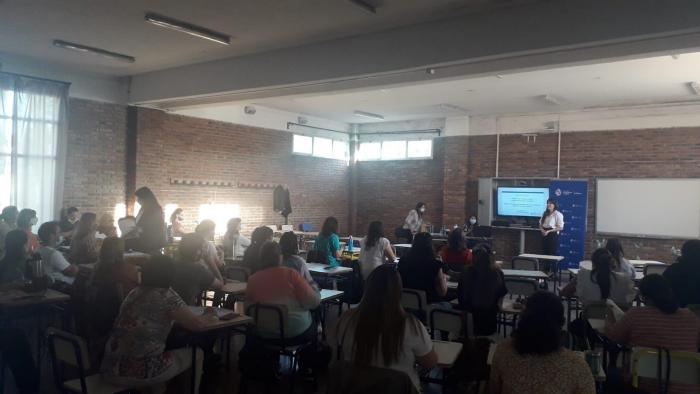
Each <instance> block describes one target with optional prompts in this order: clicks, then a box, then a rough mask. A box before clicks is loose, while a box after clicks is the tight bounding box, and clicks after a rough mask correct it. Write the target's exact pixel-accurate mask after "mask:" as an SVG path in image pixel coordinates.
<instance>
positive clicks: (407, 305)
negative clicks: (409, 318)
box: [401, 289, 428, 312]
mask: <svg viewBox="0 0 700 394" xmlns="http://www.w3.org/2000/svg"><path fill="white" fill-rule="evenodd" d="M426 300H427V297H426V295H425V291H423V290H416V289H403V290H402V291H401V306H402V307H403V308H404V309H408V310H412V311H422V312H424V311H425V308H426V307H427V306H428V302H427V301H426Z"/></svg>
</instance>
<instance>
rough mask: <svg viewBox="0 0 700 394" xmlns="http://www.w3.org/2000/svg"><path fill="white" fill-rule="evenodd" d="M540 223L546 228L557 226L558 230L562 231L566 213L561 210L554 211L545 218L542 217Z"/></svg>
mask: <svg viewBox="0 0 700 394" xmlns="http://www.w3.org/2000/svg"><path fill="white" fill-rule="evenodd" d="M540 225H541V226H542V227H544V228H555V229H557V231H561V230H563V229H564V215H563V214H562V213H561V212H559V211H554V212H552V213H551V214H549V215H548V216H547V217H546V218H544V220H542V219H540Z"/></svg>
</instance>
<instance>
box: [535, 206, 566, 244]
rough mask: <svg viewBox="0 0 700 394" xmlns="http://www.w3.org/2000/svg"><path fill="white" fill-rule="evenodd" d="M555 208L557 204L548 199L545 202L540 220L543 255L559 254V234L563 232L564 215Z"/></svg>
mask: <svg viewBox="0 0 700 394" xmlns="http://www.w3.org/2000/svg"><path fill="white" fill-rule="evenodd" d="M557 208H558V207H557V202H556V201H554V200H553V199H551V198H550V199H549V200H547V209H545V210H544V213H542V217H541V218H540V232H541V233H542V254H544V255H550V256H557V255H558V254H559V233H560V232H561V231H562V230H564V215H562V213H561V212H559V211H558V210H557Z"/></svg>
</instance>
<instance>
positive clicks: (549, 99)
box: [539, 94, 561, 105]
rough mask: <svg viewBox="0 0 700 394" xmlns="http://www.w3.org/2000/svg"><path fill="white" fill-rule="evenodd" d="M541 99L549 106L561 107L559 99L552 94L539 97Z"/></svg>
mask: <svg viewBox="0 0 700 394" xmlns="http://www.w3.org/2000/svg"><path fill="white" fill-rule="evenodd" d="M539 99H540V100H542V101H544V102H545V103H547V104H549V105H559V104H561V102H560V101H559V99H558V98H556V97H554V96H552V95H551V94H543V95H541V96H539Z"/></svg>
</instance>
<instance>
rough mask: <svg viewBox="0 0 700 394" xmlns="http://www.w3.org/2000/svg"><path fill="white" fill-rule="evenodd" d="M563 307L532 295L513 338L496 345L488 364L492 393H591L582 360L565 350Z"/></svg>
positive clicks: (545, 294) (588, 373) (546, 295)
mask: <svg viewBox="0 0 700 394" xmlns="http://www.w3.org/2000/svg"><path fill="white" fill-rule="evenodd" d="M562 325H564V307H563V305H562V303H561V300H560V299H559V297H557V296H556V295H554V294H552V293H549V292H546V291H540V292H537V293H535V294H533V295H531V296H530V297H529V298H528V299H527V302H526V304H525V309H524V310H523V311H522V313H521V314H520V319H519V320H518V327H517V328H516V329H515V332H514V333H513V337H512V338H510V339H506V340H505V341H503V342H501V343H499V344H498V346H497V347H496V351H495V353H494V355H493V361H492V363H491V378H490V383H489V387H490V388H491V393H492V394H501V393H503V394H506V393H518V394H530V393H532V394H548V393H552V394H594V393H595V392H596V390H595V382H594V381H593V375H592V374H591V370H590V368H589V367H588V364H586V361H585V360H584V359H583V357H580V356H577V355H576V354H575V353H574V352H572V351H570V350H568V349H564V347H563V346H562V345H561V328H562Z"/></svg>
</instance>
